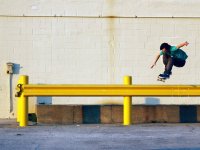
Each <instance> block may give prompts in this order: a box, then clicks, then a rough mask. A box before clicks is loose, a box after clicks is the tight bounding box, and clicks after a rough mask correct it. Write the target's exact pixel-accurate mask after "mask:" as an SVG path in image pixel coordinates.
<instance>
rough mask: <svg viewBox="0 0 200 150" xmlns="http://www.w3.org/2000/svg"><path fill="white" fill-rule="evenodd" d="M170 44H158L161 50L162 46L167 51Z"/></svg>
mask: <svg viewBox="0 0 200 150" xmlns="http://www.w3.org/2000/svg"><path fill="white" fill-rule="evenodd" d="M170 47H171V45H169V44H168V43H162V44H161V45H160V50H162V49H163V48H165V49H166V50H167V51H169V50H170Z"/></svg>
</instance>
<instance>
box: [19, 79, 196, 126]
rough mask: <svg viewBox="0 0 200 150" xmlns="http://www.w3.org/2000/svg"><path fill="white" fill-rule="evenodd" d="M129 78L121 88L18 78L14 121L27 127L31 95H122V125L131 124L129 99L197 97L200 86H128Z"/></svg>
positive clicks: (129, 83)
mask: <svg viewBox="0 0 200 150" xmlns="http://www.w3.org/2000/svg"><path fill="white" fill-rule="evenodd" d="M131 84H132V79H131V77H130V76H125V77H124V84H123V85H50V84H48V85H35V84H28V76H21V77H20V79H19V81H18V85H17V93H16V96H17V97H19V98H18V103H17V104H18V106H17V110H18V111H17V112H18V114H17V121H18V122H19V125H20V126H21V127H25V126H27V125H28V119H27V118H28V97H30V96H123V97H124V125H130V124H131V111H132V110H131V109H132V107H131V106H132V97H139V96H141V97H145V96H159V97H160V96H168V97H183V96H184V97H197V96H200V85H131Z"/></svg>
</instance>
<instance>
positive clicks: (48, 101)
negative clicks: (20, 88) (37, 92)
mask: <svg viewBox="0 0 200 150" xmlns="http://www.w3.org/2000/svg"><path fill="white" fill-rule="evenodd" d="M37 104H46V105H49V104H52V97H37Z"/></svg>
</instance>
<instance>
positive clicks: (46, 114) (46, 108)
mask: <svg viewBox="0 0 200 150" xmlns="http://www.w3.org/2000/svg"><path fill="white" fill-rule="evenodd" d="M36 114H37V121H38V123H49V124H73V123H82V107H81V106H70V105H37V111H36Z"/></svg>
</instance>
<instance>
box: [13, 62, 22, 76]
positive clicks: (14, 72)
mask: <svg viewBox="0 0 200 150" xmlns="http://www.w3.org/2000/svg"><path fill="white" fill-rule="evenodd" d="M13 65H14V66H13V74H19V72H20V69H21V68H22V67H20V64H16V63H14V64H13Z"/></svg>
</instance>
